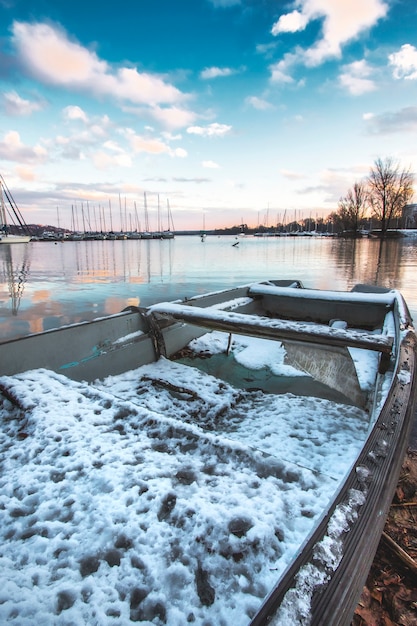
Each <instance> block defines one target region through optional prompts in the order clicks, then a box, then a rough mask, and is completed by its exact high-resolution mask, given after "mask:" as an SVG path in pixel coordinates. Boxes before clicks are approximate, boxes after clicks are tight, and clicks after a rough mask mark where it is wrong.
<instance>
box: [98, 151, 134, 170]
mask: <svg viewBox="0 0 417 626" xmlns="http://www.w3.org/2000/svg"><path fill="white" fill-rule="evenodd" d="M92 160H93V163H94V165H95V166H96V167H97V169H100V170H105V169H109V168H110V167H132V159H131V158H130V156H129V155H128V154H126V153H123V154H108V153H107V152H103V151H98V152H95V153H94V154H93V156H92Z"/></svg>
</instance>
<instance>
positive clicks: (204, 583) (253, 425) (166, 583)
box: [0, 333, 392, 626]
mask: <svg viewBox="0 0 417 626" xmlns="http://www.w3.org/2000/svg"><path fill="white" fill-rule="evenodd" d="M227 342H228V335H227V333H210V334H209V335H204V336H203V337H201V338H200V339H197V340H195V341H193V342H192V344H191V349H192V350H195V351H196V352H197V353H199V352H201V350H204V351H205V354H208V353H210V354H212V355H214V354H218V353H219V352H223V353H224V351H225V349H226V346H227ZM272 344H273V345H272ZM356 352H362V353H366V352H367V351H363V350H360V351H356ZM231 354H232V355H233V359H235V360H236V361H237V363H239V364H241V365H243V366H245V367H246V368H248V369H246V370H245V372H246V374H247V375H248V376H250V375H253V376H256V374H257V373H259V371H260V368H262V367H264V368H266V374H265V372H264V380H265V376H266V377H267V378H268V379H269V380H270V379H271V376H272V373H274V374H276V375H280V374H281V375H290V376H291V373H290V371H289V370H290V369H291V370H293V368H290V367H289V366H288V365H286V364H285V363H284V355H285V350H284V349H283V347H282V346H281V344H279V343H277V342H272V341H269V340H264V339H256V338H251V337H241V336H239V335H235V336H234V340H233V343H232V351H231ZM228 358H229V357H228ZM207 361H208V360H207V359H205V360H204V362H205V363H206V364H207ZM195 362H196V361H195V360H193V363H195ZM356 365H357V367H358V374H359V376H360V380H361V384H362V385H363V388H364V389H367V390H368V391H369V389H370V388H372V380H373V379H374V377H375V375H376V372H377V366H378V360H377V359H376V358H373V355H369V353H368V354H367V355H364V354H363V355H362V356H361V357H359V358H358V359H357V360H356ZM230 367H231V366H230V364H229V366H228V369H229V370H230ZM232 369H233V368H232ZM293 373H294V375H297V374H298V375H300V371H297V372H293ZM391 376H392V373H388V374H387V377H388V378H391ZM303 380H305V378H303ZM0 382H1V384H2V386H3V388H5V389H7V391H8V392H9V394H10V395H9V397H12V398H19V407H20V408H19V407H17V406H13V405H12V404H11V402H9V400H7V399H6V398H5V397H4V396H2V397H1V398H0V423H1V429H0V453H1V460H2V471H1V473H0V503H1V506H0V522H1V523H0V539H1V546H2V549H1V554H0V567H1V569H2V574H3V575H2V585H1V589H0V600H1V601H0V619H1V623H6V622H7V623H14V624H18V626H33V624H34V623H36V624H44V625H45V626H48V625H51V624H54V625H61V626H64V625H65V624H113V623H114V624H119V625H120V624H130V623H132V622H141V623H144V622H146V624H149V625H150V624H151V623H152V624H169V625H170V626H183V625H184V624H187V623H193V624H195V625H196V626H202V625H203V624H219V625H221V624H223V625H224V624H228V625H232V624H239V625H242V626H243V625H244V624H249V622H250V618H251V617H252V616H253V615H254V613H255V612H256V611H257V610H258V609H259V607H260V605H261V602H262V599H263V598H264V596H266V594H267V593H268V592H269V591H270V590H271V589H272V587H273V586H274V585H275V584H276V582H277V580H278V578H279V577H280V575H281V574H282V572H283V571H284V569H285V568H286V566H287V565H288V563H289V562H291V561H292V559H293V558H294V555H295V554H296V553H297V551H298V549H299V546H300V545H301V544H302V543H303V541H304V540H305V539H306V537H307V536H308V534H309V533H310V532H311V530H312V527H313V526H314V524H316V523H317V522H318V521H319V519H320V518H321V515H322V510H323V505H324V503H326V502H329V501H330V500H331V499H332V498H333V497H334V494H335V493H336V491H337V488H338V486H339V484H340V482H341V481H342V480H343V479H344V478H345V474H346V472H348V471H349V470H350V468H351V466H352V463H353V462H354V459H355V458H356V457H357V455H358V453H359V451H360V449H361V447H362V445H363V443H364V441H365V440H366V438H367V436H368V434H369V420H370V417H369V414H368V412H367V411H365V410H363V409H360V408H357V407H352V406H349V405H346V404H338V403H334V402H330V401H328V400H326V399H324V398H316V397H312V396H311V397H308V396H306V397H297V396H295V395H294V394H288V393H283V394H279V395H274V394H263V393H261V392H260V391H259V390H258V391H256V390H252V391H249V390H244V389H238V388H236V387H234V386H232V385H230V384H229V383H228V382H226V381H223V380H220V379H219V378H215V377H214V376H211V375H209V374H208V373H204V372H202V371H199V370H197V369H196V368H195V367H190V366H187V365H185V364H183V363H180V362H170V361H167V360H166V359H160V360H159V361H158V362H156V363H150V364H148V365H144V366H142V367H141V368H139V369H136V370H133V371H130V372H125V373H123V374H121V375H120V376H110V377H108V378H107V379H105V380H103V381H95V383H94V386H89V385H88V384H87V383H78V382H75V381H71V380H69V379H67V378H65V377H64V376H62V375H59V374H55V373H53V372H51V371H47V370H30V371H28V372H24V373H23V374H19V375H16V376H2V377H1V379H0ZM155 389H157V390H158V392H157V393H155ZM175 389H181V390H182V391H181V393H176V392H175ZM172 390H174V391H172ZM184 390H185V391H184ZM171 391H172V393H171ZM186 396H188V397H187V399H186V400H184V398H185V397H186ZM22 410H24V411H25V419H24V420H22V418H21V412H22ZM248 416H249V417H248ZM277 450H279V454H277ZM358 470H361V473H362V474H363V476H364V477H366V473H365V472H366V468H364V467H362V468H361V467H359V468H358ZM289 485H290V486H289ZM365 490H366V487H365V483H364V489H363V491H362V490H357V489H352V490H350V493H349V498H350V501H349V503H347V502H345V501H343V502H342V504H341V505H339V507H337V508H336V510H335V512H334V513H333V515H332V517H331V518H330V522H329V526H328V533H327V535H325V536H324V538H323V539H322V547H323V551H322V552H321V555H322V562H321V561H320V559H316V561H315V567H313V565H310V566H309V581H310V582H311V579H312V577H315V580H316V581H317V580H320V577H323V576H324V575H327V574H329V573H330V572H331V571H333V570H334V569H335V568H336V567H337V565H338V563H339V561H340V558H341V555H342V546H341V538H342V537H343V535H345V533H346V528H349V526H350V524H352V522H353V521H354V519H355V518H356V515H357V511H358V510H359V509H360V505H361V504H363V502H364V500H365V493H366V491H365ZM318 552H320V544H319V546H318V550H317V553H318ZM316 556H317V555H316ZM313 588H314V585H311V584H308V585H305V589H303V590H302V591H301V590H298V598H297V599H294V598H292V599H291V602H289V603H287V606H285V603H284V608H283V610H284V615H283V616H282V619H279V620H278V621H276V622H274V623H277V624H282V625H283V626H289V625H291V624H300V623H304V622H305V620H303V619H300V615H303V613H304V614H305V612H306V611H308V609H309V606H310V600H311V592H312V590H313ZM158 616H159V618H160V619H158Z"/></svg>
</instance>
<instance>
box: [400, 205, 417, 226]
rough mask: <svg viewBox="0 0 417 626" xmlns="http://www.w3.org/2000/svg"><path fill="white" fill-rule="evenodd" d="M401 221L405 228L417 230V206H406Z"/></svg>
mask: <svg viewBox="0 0 417 626" xmlns="http://www.w3.org/2000/svg"><path fill="white" fill-rule="evenodd" d="M401 221H402V223H403V225H404V228H417V204H406V205H405V207H404V208H403V214H402V220H401Z"/></svg>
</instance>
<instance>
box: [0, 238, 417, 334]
mask: <svg viewBox="0 0 417 626" xmlns="http://www.w3.org/2000/svg"><path fill="white" fill-rule="evenodd" d="M237 241H239V243H238V245H236V246H234V245H233V244H235V243H236V242H237ZM267 278H293V279H300V280H301V281H302V282H303V283H304V285H305V286H307V287H313V288H321V289H346V288H348V289H350V288H351V287H352V286H353V285H354V284H356V283H364V282H366V283H371V284H376V285H383V286H386V287H391V288H396V289H399V290H400V291H401V292H402V293H403V295H404V297H405V299H406V301H407V303H408V305H409V308H410V310H411V313H412V316H413V318H414V320H415V321H416V322H417V239H411V238H406V239H401V240H392V241H387V242H383V243H382V244H381V242H379V241H377V240H371V239H362V240H358V241H353V240H352V241H343V240H338V239H327V238H314V237H288V238H263V239H261V238H255V237H246V238H245V237H242V238H240V239H239V240H237V239H235V238H234V237H207V238H206V240H205V242H204V243H203V242H201V240H200V237H198V236H189V237H176V238H175V239H173V240H164V241H159V240H151V241H134V240H132V241H84V242H65V243H54V242H33V243H30V244H17V245H16V244H15V245H11V246H10V245H3V246H0V341H4V340H5V339H6V338H10V337H18V336H22V335H26V334H28V333H32V332H39V331H42V330H48V329H51V328H57V327H59V326H62V325H64V324H69V323H72V322H78V321H84V320H91V319H94V318H96V317H100V316H102V315H107V314H110V313H117V312H119V311H121V310H122V309H123V308H125V307H126V306H127V305H129V304H135V305H137V304H141V305H142V306H146V305H149V304H152V303H154V302H157V301H161V300H173V299H177V298H183V297H184V296H192V295H194V294H197V293H203V292H206V291H213V290H217V289H222V288H224V287H228V286H231V285H238V284H244V283H247V282H250V281H254V280H261V279H267Z"/></svg>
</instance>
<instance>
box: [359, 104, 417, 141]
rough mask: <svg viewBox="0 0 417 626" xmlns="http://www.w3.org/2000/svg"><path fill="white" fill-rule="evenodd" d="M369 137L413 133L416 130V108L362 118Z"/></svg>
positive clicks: (410, 107) (406, 108)
mask: <svg viewBox="0 0 417 626" xmlns="http://www.w3.org/2000/svg"><path fill="white" fill-rule="evenodd" d="M363 119H364V120H365V122H366V124H367V130H368V132H369V133H370V134H371V135H388V134H392V133H415V132H416V129H417V106H409V107H404V108H402V109H399V110H397V111H387V112H386V113H382V114H379V115H371V114H367V115H366V116H363Z"/></svg>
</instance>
